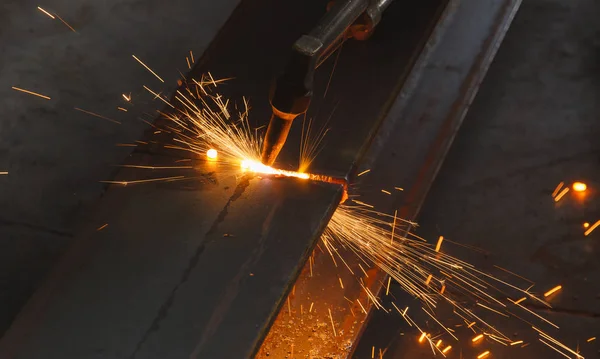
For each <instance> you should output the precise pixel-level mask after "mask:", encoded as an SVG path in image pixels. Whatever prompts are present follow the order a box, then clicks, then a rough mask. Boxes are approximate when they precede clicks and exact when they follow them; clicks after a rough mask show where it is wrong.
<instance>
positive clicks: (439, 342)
mask: <svg viewBox="0 0 600 359" xmlns="http://www.w3.org/2000/svg"><path fill="white" fill-rule="evenodd" d="M440 345H442V340H441V339H440V340H438V341H437V343H435V347H436V348H439V347H440Z"/></svg>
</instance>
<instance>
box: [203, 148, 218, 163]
mask: <svg viewBox="0 0 600 359" xmlns="http://www.w3.org/2000/svg"><path fill="white" fill-rule="evenodd" d="M218 154H219V153H218V152H217V150H215V149H214V148H211V149H210V150H208V151H206V157H208V158H209V159H211V160H216V159H217V156H218Z"/></svg>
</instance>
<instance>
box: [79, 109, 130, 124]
mask: <svg viewBox="0 0 600 359" xmlns="http://www.w3.org/2000/svg"><path fill="white" fill-rule="evenodd" d="M74 109H76V110H77V111H81V112H83V113H87V114H88V115H92V116H95V117H98V118H101V119H104V120H107V121H110V122H112V123H116V124H117V125H120V124H121V122H119V121H116V120H113V119H112V118H108V117H104V116H102V115H98V114H97V113H94V112H91V111H86V110H84V109H81V108H79V107H74Z"/></svg>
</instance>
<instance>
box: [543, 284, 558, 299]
mask: <svg viewBox="0 0 600 359" xmlns="http://www.w3.org/2000/svg"><path fill="white" fill-rule="evenodd" d="M561 289H562V285H557V286H556V287H554V288H552V289H550V290H549V291H547V292H546V293H544V297H549V296H551V295H552V294H554V293H556V292H558V291H559V290H561Z"/></svg>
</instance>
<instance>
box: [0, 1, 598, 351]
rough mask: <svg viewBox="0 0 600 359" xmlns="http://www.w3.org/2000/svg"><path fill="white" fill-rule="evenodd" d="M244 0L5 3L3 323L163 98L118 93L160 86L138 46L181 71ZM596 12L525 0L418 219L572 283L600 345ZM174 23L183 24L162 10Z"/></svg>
mask: <svg viewBox="0 0 600 359" xmlns="http://www.w3.org/2000/svg"><path fill="white" fill-rule="evenodd" d="M236 3H237V1H235V0H227V1H223V0H221V1H216V2H203V1H191V0H178V1H175V2H173V1H170V2H160V1H154V0H153V1H140V0H127V1H123V0H106V1H104V2H102V4H98V3H97V2H95V1H91V0H85V1H79V2H78V3H77V5H73V4H71V2H69V1H66V0H52V1H50V2H49V3H46V5H41V6H43V7H44V6H46V7H48V8H49V9H51V10H54V11H56V12H57V13H59V14H60V15H61V16H62V17H63V18H64V19H65V20H67V21H69V20H70V19H72V20H71V22H70V24H71V25H72V26H73V27H74V28H75V29H77V30H78V32H79V33H78V34H75V33H72V32H70V30H69V29H68V28H66V27H64V26H63V25H62V24H61V23H59V22H58V21H52V20H51V19H50V18H48V17H46V16H45V15H43V14H42V13H40V12H39V11H38V10H36V6H38V4H37V3H34V2H31V1H29V0H28V1H21V0H9V1H3V2H2V4H0V52H1V53H2V54H3V55H2V57H1V58H0V78H1V79H2V81H1V83H2V88H1V89H0V111H1V112H2V113H3V114H4V116H3V118H2V119H1V120H0V172H1V171H9V175H8V176H0V333H2V332H3V331H4V330H5V329H6V328H7V326H8V325H9V323H10V321H11V320H12V318H13V317H14V315H15V314H16V313H17V312H18V310H19V308H20V307H21V306H22V305H23V303H24V302H25V301H26V299H27V298H28V297H29V295H30V294H31V293H32V291H33V290H34V289H35V288H36V286H37V285H38V284H39V282H40V281H41V280H42V278H43V277H44V275H45V273H47V271H48V269H49V268H50V267H51V265H52V264H53V263H54V261H55V259H56V258H57V257H58V256H59V255H60V253H62V252H63V250H64V248H65V247H66V246H67V245H68V244H69V243H70V239H71V238H72V233H73V231H74V230H75V226H76V221H77V220H79V219H81V217H82V216H85V214H84V213H85V212H84V210H85V208H87V207H89V205H90V204H91V203H93V202H94V201H95V200H97V199H98V198H99V196H100V195H101V193H102V190H103V189H102V186H101V185H100V184H99V183H98V180H101V179H103V178H106V177H108V176H109V174H110V172H111V170H112V169H111V167H110V165H113V164H117V163H120V162H122V160H123V158H125V157H126V156H127V154H128V153H129V152H130V148H127V147H114V144H115V143H120V142H129V143H130V142H131V141H134V140H135V139H137V138H138V137H139V136H140V134H141V132H142V130H143V129H144V127H143V123H142V122H141V121H138V120H137V119H136V118H137V117H139V116H143V112H145V111H146V109H148V108H151V106H149V105H148V106H136V110H135V111H133V110H132V111H130V112H129V113H128V114H127V116H124V114H123V113H121V112H119V111H118V110H117V109H116V107H117V106H125V105H126V104H125V103H124V102H123V101H120V99H119V94H120V93H129V92H133V95H134V98H136V97H137V96H138V95H139V96H140V98H141V99H143V100H141V101H146V102H149V101H150V100H151V97H148V96H146V95H145V94H143V93H142V91H140V90H139V88H140V86H141V85H142V84H152V85H157V87H160V86H158V84H159V83H158V82H156V79H155V78H153V77H152V75H150V74H148V73H147V72H144V70H143V69H141V68H140V67H139V65H138V64H137V63H135V62H134V60H133V59H131V54H137V55H138V56H139V57H140V58H142V59H145V60H147V61H148V62H152V65H153V68H155V69H156V70H157V71H158V72H159V73H160V74H166V75H165V77H167V76H168V78H165V80H167V82H169V83H171V84H173V83H174V80H175V79H176V78H177V71H176V69H177V68H180V69H182V71H183V70H184V69H185V68H186V65H185V56H186V53H187V51H189V50H190V49H193V50H194V53H195V54H197V55H199V54H200V53H201V52H202V50H203V49H204V48H205V47H206V46H207V44H208V42H209V41H210V39H212V37H213V36H214V34H215V33H216V31H217V29H218V28H219V27H220V25H221V24H222V23H223V22H224V21H225V19H226V18H227V16H228V14H229V13H230V12H231V10H232V9H233V7H234V6H235V4H236ZM207 4H209V5H207ZM190 9H192V10H190ZM189 14H194V15H193V16H191V17H190V16H189ZM599 14H600V2H599V1H598V0H570V1H566V0H524V1H523V5H522V7H521V10H520V12H519V13H518V15H517V17H516V19H515V21H514V23H513V26H512V27H511V29H510V30H509V32H508V35H507V37H506V39H505V41H504V43H503V45H502V47H501V48H500V51H499V53H498V56H497V58H496V60H495V61H494V63H493V65H492V67H491V69H490V71H489V73H488V76H487V78H486V80H485V82H484V84H483V86H482V88H481V90H480V92H479V95H478V96H477V98H476V100H475V102H474V104H473V106H472V108H471V110H470V112H469V114H468V116H467V118H466V119H465V122H464V125H463V127H462V129H461V131H460V132H459V135H458V137H457V139H456V141H455V143H454V146H453V148H452V149H451V151H450V154H449V156H448V158H447V160H446V162H445V164H444V166H443V168H442V170H441V172H440V174H439V177H438V179H437V181H436V182H435V184H434V187H433V189H432V191H431V193H430V196H429V197H428V200H427V201H426V203H425V206H424V210H423V212H422V215H421V217H420V223H421V228H420V229H419V234H422V235H424V236H427V237H429V238H437V236H438V235H444V236H445V237H447V238H450V239H453V240H455V241H459V242H461V243H464V244H468V245H472V246H476V247H478V248H481V249H483V250H485V251H487V252H489V253H490V254H489V255H485V256H482V255H481V254H480V253H476V252H467V251H460V252H459V253H460V254H461V255H463V256H467V257H468V258H469V260H470V261H471V262H473V263H475V264H477V265H480V266H482V267H489V266H490V264H491V263H494V264H498V265H500V266H502V267H505V268H508V269H510V270H512V271H515V272H518V273H520V274H522V275H524V276H526V277H528V278H529V279H531V280H532V281H534V282H535V283H536V286H535V287H534V288H538V291H539V292H543V291H544V290H546V289H548V288H551V287H553V286H555V285H557V284H561V285H562V286H563V289H562V291H561V292H559V293H558V294H557V295H556V296H555V297H553V298H552V301H551V302H552V304H553V305H554V310H553V311H551V312H547V313H546V314H547V315H549V317H550V318H552V319H553V320H555V321H556V322H557V323H559V324H560V325H562V326H563V328H562V329H563V330H562V331H561V332H560V333H561V334H560V335H559V336H560V337H561V338H562V339H563V340H564V341H565V342H566V343H567V344H569V345H571V346H573V347H574V346H577V345H579V347H580V348H581V351H582V353H583V354H584V356H585V355H587V357H588V358H590V357H596V356H597V355H598V353H599V348H600V347H599V346H598V342H599V341H598V340H596V341H593V342H591V343H587V342H586V339H587V338H590V337H594V336H598V337H600V281H599V280H598V278H600V261H598V260H597V254H598V252H599V250H600V228H599V229H598V230H597V231H596V232H594V233H592V234H591V235H590V236H588V237H584V236H583V227H582V223H584V222H590V223H594V222H596V221H597V220H600V195H598V194H597V193H598V190H597V189H599V188H600V122H599V121H598V119H599V117H600V116H599V114H600V22H598V20H597V19H598V15H599ZM133 19H135V21H133ZM165 23H168V24H171V25H170V26H159V25H160V24H165ZM182 28H186V29H194V28H197V29H198V31H197V32H190V31H187V32H182V31H179V30H178V29H182ZM107 54H108V57H107ZM10 86H18V87H23V88H27V89H31V90H34V91H38V92H41V93H44V94H46V95H48V96H50V97H52V98H53V100H55V101H47V102H46V101H45V100H43V99H39V98H36V97H32V96H28V95H25V94H20V93H17V92H14V91H13V90H11V89H10ZM165 87H173V86H172V85H169V86H165ZM73 107H80V108H83V109H86V110H89V111H94V112H99V113H101V114H102V115H104V116H107V117H110V118H114V119H117V120H119V121H122V122H123V124H122V125H121V126H116V125H114V124H112V123H110V122H97V121H104V120H102V119H99V118H95V117H91V116H88V115H86V114H83V113H80V112H77V111H74V110H73ZM105 109H110V110H109V111H107V110H105ZM132 112H133V113H132ZM148 118H150V117H148ZM575 179H577V180H584V181H585V182H587V183H588V185H589V187H590V190H589V191H588V192H589V194H587V195H586V198H584V199H583V200H577V198H576V197H572V196H570V194H568V195H567V196H566V197H565V198H564V199H563V200H561V201H560V202H559V203H557V204H555V203H554V201H553V199H552V197H551V194H552V191H553V190H554V188H555V187H556V185H557V184H558V183H559V182H561V181H564V182H565V183H567V184H568V183H571V182H572V181H573V180H575ZM82 213H83V214H82ZM446 248H447V250H449V251H453V250H455V249H456V248H452V247H451V245H448V246H447V247H446ZM386 325H389V326H390V327H393V328H397V323H390V322H389V321H388V322H385V323H382V324H381V330H385V329H386V327H385V326H386ZM402 332H403V333H404V332H406V333H405V335H404V336H402V337H398V338H396V339H395V340H394V341H393V343H392V344H391V346H390V351H389V354H388V355H390V356H389V357H388V356H386V358H396V359H399V358H416V357H421V356H423V357H429V356H431V352H429V351H427V350H424V348H422V347H419V346H418V345H417V344H416V340H415V338H414V335H411V334H410V332H409V329H408V328H404V329H402ZM0 335H1V334H0ZM370 339H371V338H369V337H367V338H365V340H364V341H365V343H367V341H368V340H370ZM388 343H389V342H388ZM365 345H367V344H365ZM486 345H487V344H486ZM368 347H369V348H370V345H368ZM489 347H490V350H492V352H493V353H494V358H508V357H509V356H510V357H513V358H514V357H519V358H531V357H539V358H553V357H559V354H555V353H552V352H550V351H549V350H548V349H544V348H542V347H541V346H539V345H535V346H534V345H531V346H529V347H527V348H524V349H522V350H521V351H515V350H512V351H503V350H501V348H499V347H498V346H492V345H489ZM398 348H401V349H398ZM486 348H487V347H485V346H483V345H482V346H481V347H477V348H474V349H472V352H473V353H475V354H476V353H477V351H478V350H480V349H481V351H483V350H484V349H486ZM468 351H469V349H466V350H465V352H468ZM457 353H458V351H457V352H455V353H454V354H453V355H454V357H458V355H457ZM368 357H370V350H369V356H364V358H368ZM465 357H470V356H467V355H465ZM357 358H358V359H362V358H363V356H357Z"/></svg>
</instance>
